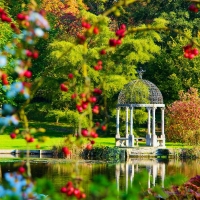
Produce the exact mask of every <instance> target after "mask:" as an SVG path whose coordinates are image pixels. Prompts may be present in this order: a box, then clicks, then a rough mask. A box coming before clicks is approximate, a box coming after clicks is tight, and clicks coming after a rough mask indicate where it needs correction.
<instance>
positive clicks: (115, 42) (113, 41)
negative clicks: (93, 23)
mask: <svg viewBox="0 0 200 200" xmlns="http://www.w3.org/2000/svg"><path fill="white" fill-rule="evenodd" d="M109 45H110V46H111V47H116V46H117V40H116V39H110V40H109Z"/></svg>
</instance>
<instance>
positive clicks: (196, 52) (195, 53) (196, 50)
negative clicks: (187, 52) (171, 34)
mask: <svg viewBox="0 0 200 200" xmlns="http://www.w3.org/2000/svg"><path fill="white" fill-rule="evenodd" d="M192 53H193V54H194V55H195V56H196V55H198V54H199V51H198V49H197V48H194V49H192Z"/></svg>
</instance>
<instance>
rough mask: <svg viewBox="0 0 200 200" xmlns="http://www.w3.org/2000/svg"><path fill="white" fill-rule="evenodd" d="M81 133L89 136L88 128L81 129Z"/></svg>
mask: <svg viewBox="0 0 200 200" xmlns="http://www.w3.org/2000/svg"><path fill="white" fill-rule="evenodd" d="M81 134H82V136H84V137H87V136H88V130H87V129H82V130H81Z"/></svg>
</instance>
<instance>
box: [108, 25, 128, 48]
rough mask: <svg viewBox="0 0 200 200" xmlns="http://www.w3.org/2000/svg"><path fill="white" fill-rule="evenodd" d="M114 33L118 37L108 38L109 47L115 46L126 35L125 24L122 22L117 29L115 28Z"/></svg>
mask: <svg viewBox="0 0 200 200" xmlns="http://www.w3.org/2000/svg"><path fill="white" fill-rule="evenodd" d="M115 35H116V36H117V37H118V38H117V39H113V38H111V39H110V40H109V45H110V46H111V47H116V46H117V45H120V44H121V43H122V38H124V37H125V35H126V25H125V24H122V25H121V26H120V28H119V29H118V30H116V32H115Z"/></svg>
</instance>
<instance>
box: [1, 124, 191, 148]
mask: <svg viewBox="0 0 200 200" xmlns="http://www.w3.org/2000/svg"><path fill="white" fill-rule="evenodd" d="M30 127H33V128H41V127H42V128H45V129H46V132H45V133H39V134H35V135H34V137H35V138H36V140H35V142H33V143H29V146H30V149H32V150H34V149H36V145H37V144H38V142H37V138H38V137H40V136H49V139H48V140H47V141H46V142H45V143H39V145H40V149H52V147H53V146H60V145H62V144H63V141H64V138H65V137H66V136H67V135H69V134H72V133H73V129H72V128H70V127H67V126H66V124H60V123H59V124H56V123H49V122H48V123H45V122H43V123H40V122H30ZM12 131H13V127H9V128H6V129H5V130H3V131H2V132H1V133H0V149H26V148H27V146H26V142H25V140H24V139H22V138H20V137H17V138H15V139H11V138H10V136H9V134H10V133H11V132H12ZM86 142H87V141H86ZM139 145H140V146H145V143H144V142H140V143H139ZM95 146H110V147H114V146H115V138H114V136H113V137H98V138H96V139H95ZM166 146H167V147H168V148H188V147H189V146H184V145H183V144H181V143H171V142H168V143H166Z"/></svg>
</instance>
